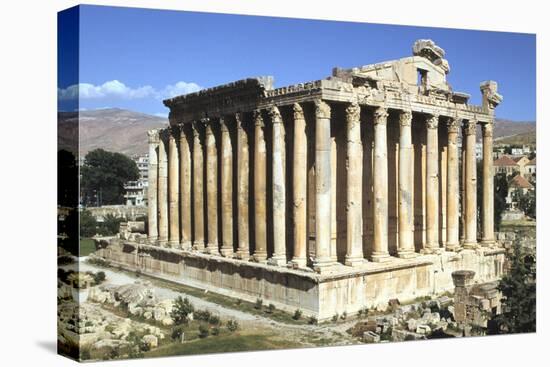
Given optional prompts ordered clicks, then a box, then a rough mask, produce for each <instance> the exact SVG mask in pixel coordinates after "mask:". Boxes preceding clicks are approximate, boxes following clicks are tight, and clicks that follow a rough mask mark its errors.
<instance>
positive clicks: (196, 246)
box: [193, 241, 204, 251]
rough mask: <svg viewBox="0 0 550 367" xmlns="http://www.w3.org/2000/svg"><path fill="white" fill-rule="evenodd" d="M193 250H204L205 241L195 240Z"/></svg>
mask: <svg viewBox="0 0 550 367" xmlns="http://www.w3.org/2000/svg"><path fill="white" fill-rule="evenodd" d="M193 250H197V251H202V250H204V241H193Z"/></svg>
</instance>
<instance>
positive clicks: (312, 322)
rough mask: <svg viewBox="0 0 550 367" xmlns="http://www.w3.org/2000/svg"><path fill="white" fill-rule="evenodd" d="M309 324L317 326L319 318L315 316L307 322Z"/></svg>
mask: <svg viewBox="0 0 550 367" xmlns="http://www.w3.org/2000/svg"><path fill="white" fill-rule="evenodd" d="M307 323H308V324H310V325H317V318H316V317H315V316H310V318H309V319H308V320H307Z"/></svg>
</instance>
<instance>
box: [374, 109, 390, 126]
mask: <svg viewBox="0 0 550 367" xmlns="http://www.w3.org/2000/svg"><path fill="white" fill-rule="evenodd" d="M387 123H388V109H387V108H385V107H378V108H376V110H374V124H375V125H386V124H387Z"/></svg>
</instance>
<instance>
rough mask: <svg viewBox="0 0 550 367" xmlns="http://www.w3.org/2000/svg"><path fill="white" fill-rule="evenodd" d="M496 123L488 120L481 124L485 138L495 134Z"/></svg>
mask: <svg viewBox="0 0 550 367" xmlns="http://www.w3.org/2000/svg"><path fill="white" fill-rule="evenodd" d="M494 126H495V125H494V124H493V123H492V122H486V123H484V124H482V125H481V132H482V134H483V137H484V138H490V137H492V136H493V128H494Z"/></svg>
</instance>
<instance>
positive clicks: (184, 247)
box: [180, 241, 193, 251]
mask: <svg viewBox="0 0 550 367" xmlns="http://www.w3.org/2000/svg"><path fill="white" fill-rule="evenodd" d="M192 247H193V246H192V244H191V241H185V242H180V248H181V249H182V250H186V251H189V250H191V248H192Z"/></svg>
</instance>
